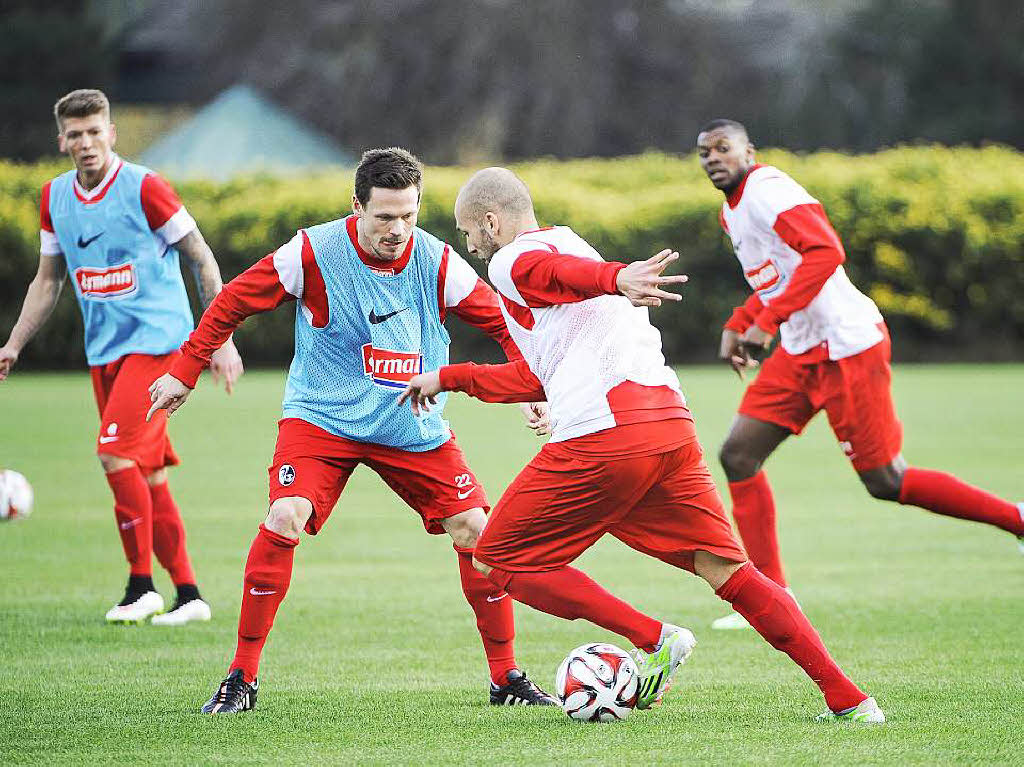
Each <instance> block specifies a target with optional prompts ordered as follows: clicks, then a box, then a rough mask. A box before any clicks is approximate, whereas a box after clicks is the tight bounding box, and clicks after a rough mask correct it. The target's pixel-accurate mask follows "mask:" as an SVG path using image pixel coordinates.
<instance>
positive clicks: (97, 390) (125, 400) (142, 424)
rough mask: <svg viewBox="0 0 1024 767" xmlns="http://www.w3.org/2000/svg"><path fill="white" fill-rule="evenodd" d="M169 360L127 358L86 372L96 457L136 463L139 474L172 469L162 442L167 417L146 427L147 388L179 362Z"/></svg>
mask: <svg viewBox="0 0 1024 767" xmlns="http://www.w3.org/2000/svg"><path fill="white" fill-rule="evenodd" d="M179 354H180V352H178V351H177V350H175V351H173V352H171V353H170V354H162V355H159V356H154V355H150V354H126V355H125V356H124V357H121V358H119V359H116V360H114V361H113V362H109V363H107V364H106V365H95V366H93V367H90V368H89V372H90V373H91V374H92V390H93V393H94V394H95V395H96V405H97V406H98V407H99V411H100V433H99V435H98V437H97V439H96V452H97V453H106V454H107V455H116V456H118V457H120V458H127V459H129V460H132V461H135V463H137V464H138V465H139V468H140V469H142V471H143V473H144V474H149V473H152V472H154V471H157V470H158V469H162V468H163V467H165V466H177V465H178V463H179V461H178V456H177V455H176V454H175V452H174V448H173V447H171V440H170V439H168V437H167V411H165V410H161V411H160V412H158V413H156V414H155V415H154V416H153V420H152V421H150V422H149V423H147V422H146V413H148V412H149V408H150V405H151V404H152V403H151V402H150V400H149V387H150V385H151V384H152V383H153V381H155V380H156V379H158V378H159V377H160V376H162V375H163V374H164V373H166V372H167V371H168V370H170V369H171V364H172V363H173V362H174V360H176V359H177V358H178V355H179Z"/></svg>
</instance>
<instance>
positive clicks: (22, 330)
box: [0, 254, 68, 381]
mask: <svg viewBox="0 0 1024 767" xmlns="http://www.w3.org/2000/svg"><path fill="white" fill-rule="evenodd" d="M67 276H68V267H67V263H66V262H65V261H64V257H63V256H61V255H60V254H57V255H52V256H48V255H42V256H40V257H39V268H38V269H37V270H36V276H35V277H34V278H33V279H32V282H30V283H29V286H28V290H27V291H26V292H25V302H24V303H23V304H22V306H21V314H20V315H18V321H17V322H16V323H14V328H13V329H12V330H11V335H10V337H9V338H8V339H7V343H6V344H4V345H3V346H0V381H2V380H4V379H5V378H7V376H8V375H10V372H11V368H12V367H14V363H16V362H17V361H18V356H19V355H20V354H21V350H22V349H23V348H25V344H27V343H28V342H29V341H30V340H31V339H32V337H33V336H34V335H35V334H36V333H37V332H38V331H39V328H41V327H42V326H43V325H44V324H45V323H46V320H47V319H49V317H50V315H51V314H52V313H53V309H54V307H55V306H56V305H57V299H59V298H60V291H61V288H62V287H63V286H64V280H65V279H67Z"/></svg>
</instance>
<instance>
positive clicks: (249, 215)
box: [0, 146, 1024, 367]
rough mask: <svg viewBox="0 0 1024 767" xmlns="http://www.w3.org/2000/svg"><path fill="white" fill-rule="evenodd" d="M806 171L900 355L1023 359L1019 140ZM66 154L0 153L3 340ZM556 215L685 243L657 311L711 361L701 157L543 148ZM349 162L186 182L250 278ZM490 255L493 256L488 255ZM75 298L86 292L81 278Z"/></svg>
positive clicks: (534, 171)
mask: <svg viewBox="0 0 1024 767" xmlns="http://www.w3.org/2000/svg"><path fill="white" fill-rule="evenodd" d="M759 159H760V160H761V161H762V162H767V163H771V164H774V165H777V166H778V167H780V168H782V169H783V170H785V171H787V172H788V173H790V174H792V175H793V176H794V177H795V178H796V179H797V180H798V181H800V182H801V183H802V184H803V185H804V186H805V187H807V189H808V190H809V191H810V192H811V193H812V194H813V195H815V196H816V197H818V199H820V200H821V202H822V203H823V204H824V206H825V209H826V210H827V211H828V214H829V216H830V218H831V219H832V222H833V224H834V225H835V227H836V229H837V230H838V231H839V233H840V235H841V236H842V238H843V242H844V243H845V245H846V249H847V258H848V260H847V269H848V271H849V272H850V275H851V277H852V278H853V280H854V282H855V283H856V284H857V285H858V286H859V287H860V288H861V289H862V290H863V291H865V292H866V293H868V294H869V295H870V296H871V297H872V298H873V299H874V300H875V301H876V302H877V303H878V304H879V307H880V308H881V310H882V312H883V314H885V316H886V318H887V320H888V322H889V325H890V328H891V329H892V332H893V336H894V338H895V341H896V343H895V348H896V354H897V356H898V357H899V358H900V359H922V358H932V359H934V358H949V359H958V360H960V359H994V360H998V359H1013V358H1017V359H1019V358H1020V357H1021V356H1022V352H1024V294H1022V293H1024V292H1022V287H1024V252H1022V243H1024V155H1022V154H1021V153H1019V152H1016V151H1014V150H1011V149H1008V148H1005V147H996V146H992V147H985V148H982V149H966V148H955V149H950V148H944V147H937V146H913V147H900V148H898V149H891V150H887V151H883V152H879V153H876V154H871V155H860V156H848V155H842V154H837V153H831V152H819V153H816V154H811V155H806V156H798V155H793V154H790V153H786V152H782V151H778V150H769V151H765V152H763V153H762V155H761V157H760V158H759ZM65 167H66V165H65V164H62V163H59V162H56V163H55V162H50V163H42V164H38V165H27V166H26V165H15V164H11V163H2V162H0V201H2V202H0V248H2V251H0V252H2V253H3V255H2V257H0V278H3V279H2V281H0V338H6V334H7V332H8V331H9V329H10V327H11V325H12V324H13V323H14V321H15V319H16V317H17V314H18V311H19V309H20V306H21V300H22V297H23V296H24V291H25V287H26V286H27V284H28V282H29V280H30V279H31V277H32V274H33V273H34V271H35V267H36V263H37V261H38V255H37V254H38V226H39V214H38V205H39V189H40V187H41V186H42V184H43V183H44V182H45V181H46V180H47V179H49V178H51V177H52V176H54V175H56V174H57V173H59V172H60V171H62V170H63V169H64V168H65ZM516 170H517V171H518V172H519V173H520V174H521V175H522V177H523V178H524V179H525V180H526V182H527V183H528V184H529V185H530V187H531V189H532V191H533V194H534V197H535V202H536V206H537V211H538V216H539V218H540V220H541V223H544V224H547V223H560V224H566V225H569V226H571V227H573V229H575V230H576V231H577V232H578V233H579V234H580V235H582V236H583V237H585V238H586V239H587V240H588V241H590V242H591V243H592V244H593V245H594V246H595V247H596V248H597V249H598V250H600V251H601V252H602V253H603V254H604V256H605V257H606V258H609V259H618V260H623V261H631V260H634V259H637V258H646V257H647V256H649V255H650V254H653V253H655V252H657V251H658V250H660V249H661V248H663V247H672V248H674V249H676V250H678V251H679V252H680V254H681V255H682V258H681V263H680V266H679V267H678V268H679V270H681V271H685V272H686V273H687V274H689V275H690V283H689V284H688V285H687V286H686V289H685V291H684V292H685V296H686V297H685V300H684V301H683V302H682V303H681V304H678V305H673V306H667V307H663V308H662V309H659V310H655V311H654V312H653V317H654V321H655V323H656V324H657V325H658V326H659V327H660V328H661V330H662V333H663V336H664V338H665V348H666V354H667V356H668V358H669V359H670V360H671V361H673V362H684V361H686V362H690V361H708V360H711V359H713V357H714V352H715V350H716V348H717V340H718V334H719V329H720V327H721V324H722V322H723V321H724V320H725V318H726V317H727V316H728V314H729V311H730V309H731V307H732V306H734V305H735V304H736V303H738V302H740V301H742V300H743V298H744V297H745V295H746V293H747V290H746V285H745V283H744V282H743V279H742V276H741V274H740V270H739V268H738V264H737V263H736V261H735V259H734V258H733V256H732V253H731V249H730V247H729V245H728V242H727V241H726V239H725V237H724V236H723V234H722V232H721V231H720V229H719V226H718V221H717V215H716V212H717V208H718V206H719V205H720V204H721V195H720V194H719V193H718V192H717V191H715V190H714V189H713V188H712V187H711V185H710V184H709V183H708V182H707V180H706V179H705V178H704V177H703V175H702V174H701V172H700V169H699V167H698V165H697V162H696V160H695V159H694V158H693V157H683V158H679V157H673V156H668V155H663V154H653V153H652V154H645V155H641V156H636V157H627V158H617V159H610V160H575V161H568V162H558V161H554V160H538V161H534V162H530V163H526V164H521V165H517V166H516ZM468 174H469V170H467V169H461V168H428V169H427V172H426V188H425V190H424V196H423V207H422V211H421V215H420V225H421V226H422V227H423V228H425V229H427V230H429V231H431V232H433V233H435V234H437V235H438V236H441V237H443V238H445V239H447V240H448V241H449V242H451V243H452V244H453V245H454V246H455V247H456V249H459V250H463V251H464V244H463V243H462V242H461V241H459V239H458V238H457V235H456V233H455V230H454V222H453V219H452V213H451V211H452V205H453V202H454V199H455V195H456V193H457V191H458V188H459V185H460V184H461V183H462V182H463V181H464V180H465V179H466V178H467V176H468ZM351 184H352V182H351V176H350V174H349V173H348V172H332V173H329V174H321V175H312V176H303V177H295V178H269V177H257V178H247V179H244V180H238V181H233V182H230V183H227V184H221V185H218V184H212V183H208V182H183V183H180V184H178V185H177V188H178V191H179V193H180V195H181V197H182V199H183V200H184V201H185V203H186V205H187V206H188V208H189V210H190V211H191V212H192V214H193V215H194V216H195V218H196V220H197V221H199V223H200V227H201V229H202V231H203V233H204V234H205V236H206V239H207V240H208V241H209V243H210V245H211V246H212V247H213V250H214V252H215V253H216V254H217V257H218V259H219V261H220V264H221V268H222V270H223V272H224V275H225V278H230V277H233V276H234V275H236V274H238V273H239V272H240V271H242V270H243V269H245V268H246V267H247V266H249V265H250V264H252V263H253V262H254V261H256V260H257V259H258V258H260V257H261V256H263V255H265V254H266V253H268V252H270V251H272V250H273V249H274V248H275V247H277V246H278V245H280V244H281V243H283V242H285V241H286V240H288V239H289V238H290V237H291V236H292V234H293V233H294V232H295V230H296V229H297V228H299V227H303V226H308V225H311V224H314V223H318V222H320V221H325V220H328V219H332V218H336V217H338V216H342V215H344V214H346V213H347V212H348V210H349V208H350V202H349V201H350V199H351V194H352V186H351ZM477 266H478V267H480V265H479V264H477ZM65 292H67V293H70V292H71V291H70V289H69V290H67V291H65ZM74 303H75V302H74V297H73V296H70V295H66V296H64V297H63V298H62V300H61V304H60V306H59V307H58V310H57V312H56V314H55V316H54V317H53V318H52V319H51V320H50V322H49V323H48V325H47V326H46V328H44V330H43V331H42V332H41V333H40V335H39V336H38V337H37V339H36V340H35V341H34V342H33V343H32V344H31V345H30V346H29V347H28V348H27V349H26V351H25V355H24V364H25V365H26V366H28V365H35V366H52V367H59V366H67V365H78V364H81V362H82V360H83V354H82V351H81V321H80V320H79V319H78V318H77V314H78V312H77V308H76V307H75V306H74ZM292 322H293V316H292V311H291V310H289V309H286V308H282V309H281V310H278V311H277V312H274V313H272V314H271V315H266V316H263V317H259V318H254V319H252V320H250V321H249V322H248V323H246V325H245V326H244V327H243V329H242V330H241V332H240V333H239V345H240V347H241V348H242V351H243V355H244V356H245V358H246V360H247V361H249V362H250V363H258V364H270V363H273V364H281V363H285V362H287V360H288V359H289V358H290V355H291V347H292ZM449 324H450V326H451V329H452V331H453V335H454V336H455V339H456V340H455V347H454V349H453V356H454V357H455V358H461V359H465V358H477V359H481V358H482V359H495V349H496V347H494V346H493V345H492V344H491V343H490V342H489V341H488V340H487V339H485V338H484V337H482V336H481V335H480V334H478V333H476V332H475V331H472V330H464V329H463V328H462V327H461V323H459V322H458V321H457V320H453V321H452V322H450V323H449Z"/></svg>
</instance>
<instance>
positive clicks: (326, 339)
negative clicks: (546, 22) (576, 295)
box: [150, 148, 555, 714]
mask: <svg viewBox="0 0 1024 767" xmlns="http://www.w3.org/2000/svg"><path fill="white" fill-rule="evenodd" d="M422 184H423V182H422V168H421V166H420V163H419V161H418V160H417V159H416V158H415V157H414V156H413V155H411V154H410V153H409V152H407V151H405V150H403V149H397V148H392V149H375V150H371V151H369V152H366V153H365V154H364V155H363V157H362V161H361V162H360V163H359V167H358V168H357V169H356V176H355V194H354V195H353V199H352V209H353V214H352V215H351V216H348V217H346V218H341V219H338V220H336V221H330V222H328V223H325V224H319V225H317V226H311V227H309V228H307V229H300V230H299V231H298V232H297V233H296V234H295V236H294V237H293V238H292V239H291V240H290V241H289V242H287V243H286V244H284V245H282V246H281V247H280V248H278V249H277V250H276V251H274V252H273V253H271V254H269V255H268V256H266V257H265V258H263V259H262V260H260V261H258V262H257V263H256V264H254V265H253V266H252V267H251V268H250V269H248V270H247V271H245V272H244V273H242V274H241V275H239V276H238V277H237V278H235V279H234V280H232V281H231V282H230V283H228V284H227V285H226V286H224V290H223V291H222V292H221V293H220V295H218V296H217V298H216V299H215V300H214V302H213V303H212V304H211V305H210V307H209V308H208V309H207V310H206V313H205V314H204V315H203V317H202V319H201V320H200V322H199V326H198V327H197V328H196V330H195V331H194V332H193V333H192V335H191V336H189V339H188V341H187V342H186V343H185V345H184V346H183V347H182V356H181V358H179V359H178V360H177V361H176V362H175V363H174V365H173V366H172V367H171V370H170V372H169V373H168V374H166V375H164V376H162V377H161V378H160V379H159V380H157V381H156V382H155V383H154V384H153V386H152V389H151V394H152V401H153V406H152V408H151V409H150V413H156V412H158V411H159V410H160V409H167V410H168V412H174V411H175V410H176V409H177V408H178V407H180V406H181V404H182V403H183V402H184V401H185V399H186V398H187V397H188V395H189V394H190V393H191V391H192V389H193V388H194V387H195V385H196V380H197V378H198V376H199V372H200V371H201V370H202V368H203V366H204V365H205V364H206V363H207V361H208V360H209V359H210V355H211V353H212V352H213V350H214V349H216V348H217V347H218V346H220V344H221V343H223V342H224V340H225V339H227V338H228V337H229V336H230V334H231V333H232V331H233V330H234V329H235V328H236V327H237V326H238V325H239V324H240V323H241V322H242V321H243V320H244V319H245V318H246V317H248V316H250V315H252V314H256V313H259V312H265V311H269V310H270V309H274V308H275V307H278V306H280V305H281V304H283V303H285V302H288V301H295V302H296V304H297V305H296V311H295V357H294V359H293V360H292V365H291V369H290V370H289V373H288V383H287V386H286V388H285V396H284V414H283V418H282V419H281V421H280V423H279V430H278V438H277V448H276V450H275V452H274V459H273V463H272V464H271V467H270V511H269V513H268V514H267V518H266V520H265V522H264V523H263V524H262V525H260V528H259V533H258V534H257V535H256V539H255V540H254V541H253V544H252V548H251V549H250V550H249V558H248V561H247V562H246V565H245V579H244V584H243V592H242V611H241V616H240V617H239V623H238V645H237V649H236V652H235V657H234V660H233V661H232V662H231V665H230V667H229V671H228V676H227V678H226V679H225V680H224V681H223V682H222V683H221V685H220V687H219V688H218V690H217V692H216V693H214V695H213V697H212V698H211V699H210V700H209V702H207V704H206V705H205V706H203V711H204V712H206V713H211V714H216V713H233V712H238V711H246V710H248V709H251V708H253V707H254V705H255V703H256V694H257V690H258V682H257V672H258V670H259V659H260V654H261V653H262V651H263V645H264V644H265V643H266V641H267V634H268V633H269V631H270V628H271V625H272V624H273V621H274V616H275V615H276V614H277V609H278V607H279V606H280V604H281V601H282V600H283V599H284V596H285V593H286V592H287V591H288V584H289V582H290V581H291V574H292V561H293V557H294V551H295V547H296V545H298V543H299V535H300V534H301V533H302V531H303V530H305V532H306V533H308V534H309V535H316V534H317V533H318V532H319V531H320V529H321V528H322V527H323V525H324V523H326V521H327V518H328V517H329V516H330V514H331V511H332V510H333V509H334V505H335V503H337V501H338V498H339V496H340V495H341V491H342V489H343V488H344V487H345V483H346V481H347V480H348V478H349V476H350V475H351V474H352V471H353V470H354V469H355V467H356V466H357V465H358V464H360V463H363V464H366V465H367V466H369V467H370V468H371V469H373V470H374V471H375V472H377V474H379V475H380V476H381V477H382V478H383V479H384V481H385V482H387V484H388V485H389V486H390V487H391V488H392V489H393V490H394V491H395V492H396V493H397V494H398V495H399V496H400V497H401V498H402V500H404V501H405V502H406V503H407V504H408V505H409V506H411V507H412V508H413V509H414V510H415V511H416V512H417V513H419V515H420V517H421V518H422V520H423V525H424V527H425V528H426V530H427V532H428V533H431V534H439V533H448V535H450V536H451V538H452V540H453V542H454V546H455V551H456V553H457V554H458V564H459V574H460V577H461V581H462V589H463V592H464V593H465V595H466V600H467V601H468V602H469V604H470V606H471V607H472V609H473V612H474V613H475V614H476V621H477V627H478V629H479V630H480V638H481V640H482V641H483V645H484V652H485V654H486V656H487V664H488V667H489V669H490V676H491V689H490V702H491V703H492V704H495V705H517V704H521V705H553V704H554V703H555V701H554V699H553V698H552V697H551V696H549V695H548V694H547V693H545V692H543V691H541V690H540V689H539V688H537V686H536V685H534V684H533V683H532V682H531V681H530V680H529V679H527V677H526V675H525V674H523V672H522V671H521V670H520V669H519V668H518V667H517V664H516V660H515V653H514V650H513V638H514V635H515V629H514V623H513V618H512V600H511V599H508V598H507V596H508V595H507V594H506V593H505V592H504V591H503V590H502V589H500V588H498V587H496V586H494V585H493V584H492V583H491V582H490V581H489V580H488V579H487V578H486V577H484V576H483V575H481V574H480V573H479V572H477V571H476V570H475V569H474V568H473V564H472V560H473V549H474V546H475V545H476V541H477V538H478V537H479V535H480V531H481V530H482V529H483V526H484V522H485V521H486V516H485V514H486V510H487V509H489V506H488V503H487V497H486V496H485V495H484V491H483V488H481V487H480V485H479V483H478V482H477V480H476V477H475V476H474V475H473V472H472V471H470V469H469V467H468V466H467V465H466V459H465V458H464V456H463V454H462V451H461V450H460V449H459V446H458V445H457V444H456V443H455V438H454V435H453V434H452V433H451V430H450V429H449V428H448V423H447V422H446V421H445V420H444V419H443V418H442V417H441V408H442V407H443V404H444V403H443V401H440V402H439V407H437V408H436V409H435V410H433V411H431V413H430V414H428V415H425V416H424V417H416V416H413V414H412V413H411V412H410V411H409V410H408V409H407V408H402V407H399V405H398V395H399V393H400V392H401V391H402V390H403V389H404V388H405V386H406V384H407V383H408V382H409V380H410V379H411V378H412V377H413V376H414V375H416V374H417V373H420V372H422V371H424V370H433V369H435V368H437V367H438V366H441V365H444V364H446V363H447V361H448V343H449V337H448V332H447V331H446V330H445V327H444V321H445V317H446V316H447V315H448V314H449V313H451V314H455V315H456V316H458V317H459V318H460V319H461V320H463V321H465V322H468V323H469V324H471V325H475V326H477V327H479V328H481V329H483V330H484V331H485V332H487V333H488V334H489V335H490V336H491V337H493V338H494V339H495V340H496V341H498V343H500V344H501V346H502V347H503V348H504V349H505V351H506V354H507V355H511V356H512V357H513V358H515V359H521V355H520V354H519V352H518V350H517V349H516V347H515V344H514V343H513V342H512V339H511V338H510V337H509V334H508V329H507V328H506V327H505V322H504V320H503V319H502V316H501V311H500V309H499V308H498V299H497V296H496V295H495V293H494V291H493V290H491V289H490V288H489V287H488V286H487V284H486V283H485V282H484V281H483V280H481V279H480V278H479V277H478V276H477V274H476V272H475V271H473V269H472V267H470V266H469V264H467V263H466V262H465V261H464V260H463V259H462V257H461V256H459V254H458V253H456V252H455V251H453V250H452V249H451V248H450V247H449V246H448V245H446V244H445V243H443V242H442V241H440V240H438V239H437V238H435V237H433V236H432V235H430V234H428V233H427V232H425V231H423V230H422V229H419V228H418V227H417V226H416V217H417V215H418V213H419V206H420V191H421V189H422ZM442 400H443V397H442ZM534 416H535V417H534V419H533V421H532V424H531V425H532V427H534V428H536V429H539V430H542V429H543V420H544V419H543V417H539V418H538V417H536V416H537V414H536V413H534Z"/></svg>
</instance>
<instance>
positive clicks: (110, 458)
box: [97, 453, 135, 474]
mask: <svg viewBox="0 0 1024 767" xmlns="http://www.w3.org/2000/svg"><path fill="white" fill-rule="evenodd" d="M97 457H98V458H99V459H100V465H101V466H102V467H103V471H104V473H106V474H113V473H114V472H115V471H121V470H122V469H127V468H129V467H130V466H134V465H135V461H133V460H131V459H130V458H123V457H121V456H119V455H110V454H109V453H99V454H98V456H97Z"/></svg>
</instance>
